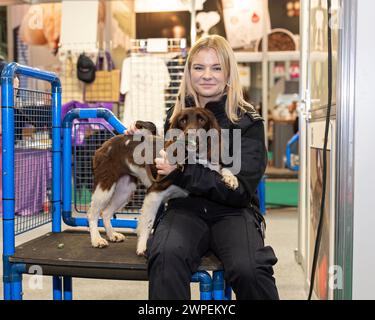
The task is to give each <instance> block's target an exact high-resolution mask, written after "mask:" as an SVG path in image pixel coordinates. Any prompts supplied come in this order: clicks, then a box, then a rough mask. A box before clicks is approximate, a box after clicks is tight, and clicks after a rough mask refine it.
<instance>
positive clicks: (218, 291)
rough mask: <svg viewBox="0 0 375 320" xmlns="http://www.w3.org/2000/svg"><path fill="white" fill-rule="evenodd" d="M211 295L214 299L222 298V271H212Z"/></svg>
mask: <svg viewBox="0 0 375 320" xmlns="http://www.w3.org/2000/svg"><path fill="white" fill-rule="evenodd" d="M212 287H213V293H212V297H213V299H214V300H224V271H214V272H213V276H212Z"/></svg>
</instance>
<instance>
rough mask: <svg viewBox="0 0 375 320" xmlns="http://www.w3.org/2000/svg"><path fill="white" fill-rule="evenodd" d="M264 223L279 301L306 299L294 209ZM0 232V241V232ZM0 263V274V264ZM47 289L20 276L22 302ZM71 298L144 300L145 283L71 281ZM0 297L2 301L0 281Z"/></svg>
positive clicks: (47, 280) (45, 280)
mask: <svg viewBox="0 0 375 320" xmlns="http://www.w3.org/2000/svg"><path fill="white" fill-rule="evenodd" d="M266 221H267V234H266V243H267V244H268V245H271V246H272V247H273V249H274V251H275V253H276V256H277V257H278V260H279V261H278V263H277V264H276V266H275V268H274V271H275V278H276V284H277V287H278V290H279V295H280V299H283V300H301V299H306V297H307V294H306V291H305V286H304V275H303V271H302V268H301V266H300V265H298V264H297V263H296V261H295V258H294V250H295V249H296V246H297V237H298V235H297V230H298V216H297V210H296V209H295V208H284V209H272V210H269V211H268V212H267V215H266ZM50 229H51V226H50V225H45V226H42V227H40V228H38V229H35V230H33V231H30V232H28V233H26V234H23V235H20V236H18V237H17V238H16V245H19V244H21V243H23V242H26V241H28V240H31V239H33V238H35V237H37V236H39V235H42V234H45V233H47V232H49V231H50ZM0 233H1V234H0V236H1V239H2V230H1V232H0ZM1 246H2V243H1ZM0 264H1V271H0V272H1V273H2V261H1V263H0ZM51 288H52V281H51V277H42V281H37V280H36V278H35V276H30V275H24V277H23V290H24V296H23V297H24V299H28V300H33V299H41V300H44V299H52V293H51ZM73 297H74V299H82V300H85V299H87V300H88V299H90V300H91V299H95V300H96V299H97V300H106V299H115V300H117V299H124V300H125V299H129V300H136V299H147V282H142V281H115V280H97V279H73ZM0 298H1V299H2V298H3V289H2V282H0ZM192 299H194V300H197V299H199V290H198V284H192Z"/></svg>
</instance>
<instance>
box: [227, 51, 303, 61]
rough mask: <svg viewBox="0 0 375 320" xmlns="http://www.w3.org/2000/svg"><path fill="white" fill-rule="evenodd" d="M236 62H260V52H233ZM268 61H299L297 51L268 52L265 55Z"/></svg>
mask: <svg viewBox="0 0 375 320" xmlns="http://www.w3.org/2000/svg"><path fill="white" fill-rule="evenodd" d="M234 55H235V57H236V59H237V61H238V62H242V63H244V62H245V63H246V62H262V61H263V53H262V52H240V51H238V52H235V53H234ZM266 59H267V60H268V61H294V60H299V59H300V52H299V51H270V52H267V53H266Z"/></svg>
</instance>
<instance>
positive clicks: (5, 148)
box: [1, 66, 20, 300]
mask: <svg viewBox="0 0 375 320" xmlns="http://www.w3.org/2000/svg"><path fill="white" fill-rule="evenodd" d="M13 78H14V74H13V73H12V72H10V70H9V67H8V66H7V67H5V68H4V70H3V72H2V75H1V82H2V86H1V97H2V98H1V107H2V108H1V122H2V126H1V127H2V139H3V140H2V152H1V156H2V163H3V167H2V189H3V198H2V202H3V261H9V257H10V256H12V255H13V254H14V251H15V242H14V238H15V232H14V206H15V204H14V197H15V193H14V88H13ZM3 269H4V270H3V275H4V276H5V275H9V274H10V273H11V270H10V265H8V264H4V265H3ZM11 281H12V277H11V276H10V277H7V278H5V277H4V278H3V282H4V299H6V300H9V299H12V296H13V293H12V289H15V290H17V289H19V288H12V284H11ZM15 294H16V293H15ZM19 294H20V293H19Z"/></svg>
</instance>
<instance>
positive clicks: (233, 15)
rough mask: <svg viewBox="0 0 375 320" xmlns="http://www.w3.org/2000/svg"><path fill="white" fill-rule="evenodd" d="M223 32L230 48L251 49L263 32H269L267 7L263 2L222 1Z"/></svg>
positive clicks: (256, 0)
mask: <svg viewBox="0 0 375 320" xmlns="http://www.w3.org/2000/svg"><path fill="white" fill-rule="evenodd" d="M222 2H223V12H224V23H225V32H226V34H227V39H228V41H229V43H230V44H231V46H232V48H243V47H245V48H253V47H254V45H255V42H256V41H257V40H258V39H260V38H261V37H262V36H263V30H264V28H265V29H266V32H267V33H268V32H270V31H271V21H270V15H269V11H268V7H266V6H265V5H264V1H263V0H253V1H234V0H222Z"/></svg>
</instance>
